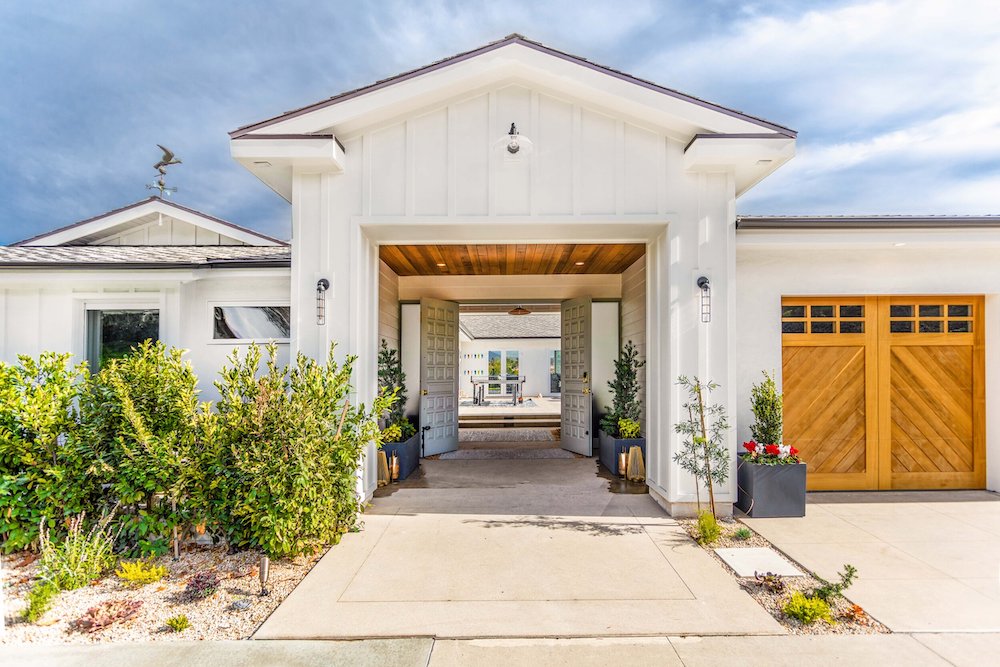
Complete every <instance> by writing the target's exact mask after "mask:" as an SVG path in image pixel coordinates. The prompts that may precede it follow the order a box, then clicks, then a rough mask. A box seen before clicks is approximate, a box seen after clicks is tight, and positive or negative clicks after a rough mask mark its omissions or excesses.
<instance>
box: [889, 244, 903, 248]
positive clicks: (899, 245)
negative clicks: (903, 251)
mask: <svg viewBox="0 0 1000 667" xmlns="http://www.w3.org/2000/svg"><path fill="white" fill-rule="evenodd" d="M892 245H893V246H894V247H896V248H902V247H903V246H904V245H906V244H905V243H893V244H892Z"/></svg>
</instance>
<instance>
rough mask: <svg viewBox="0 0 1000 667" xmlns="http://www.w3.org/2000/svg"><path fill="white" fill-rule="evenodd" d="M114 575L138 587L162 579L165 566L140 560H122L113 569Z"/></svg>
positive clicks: (165, 569) (127, 583)
mask: <svg viewBox="0 0 1000 667" xmlns="http://www.w3.org/2000/svg"><path fill="white" fill-rule="evenodd" d="M115 575H117V577H118V578H119V579H121V580H122V581H123V582H124V583H125V585H127V586H132V587H135V588H139V587H141V586H145V585H146V584H151V583H153V582H155V581H159V580H160V579H163V577H165V576H167V568H166V567H164V566H162V565H155V564H153V563H152V562H146V561H141V560H136V561H131V562H130V561H124V560H123V561H122V562H121V564H120V565H119V566H118V569H117V570H116V571H115Z"/></svg>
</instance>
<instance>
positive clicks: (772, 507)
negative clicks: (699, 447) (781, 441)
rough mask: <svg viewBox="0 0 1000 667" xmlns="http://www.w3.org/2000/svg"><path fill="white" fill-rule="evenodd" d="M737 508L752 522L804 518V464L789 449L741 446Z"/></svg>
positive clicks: (783, 447) (750, 445) (788, 447)
mask: <svg viewBox="0 0 1000 667" xmlns="http://www.w3.org/2000/svg"><path fill="white" fill-rule="evenodd" d="M743 450H744V451H743V452H742V453H741V454H740V456H739V460H738V461H737V463H736V484H737V498H736V507H738V508H739V509H741V510H742V511H743V512H744V513H745V514H746V515H747V516H748V517H751V518H753V519H759V518H773V517H796V516H805V514H806V464H805V463H803V462H802V461H800V460H799V457H798V453H799V450H797V449H795V448H794V447H791V446H790V445H775V444H769V445H763V444H760V443H757V442H754V441H753V440H751V441H750V442H745V443H743Z"/></svg>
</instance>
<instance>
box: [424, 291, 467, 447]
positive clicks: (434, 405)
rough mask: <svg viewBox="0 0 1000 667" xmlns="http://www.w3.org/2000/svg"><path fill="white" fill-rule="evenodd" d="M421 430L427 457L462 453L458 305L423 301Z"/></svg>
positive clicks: (432, 300)
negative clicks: (460, 446) (459, 415)
mask: <svg viewBox="0 0 1000 667" xmlns="http://www.w3.org/2000/svg"><path fill="white" fill-rule="evenodd" d="M420 430H421V432H422V433H423V436H424V456H431V455H434V454H441V453H443V452H452V451H455V450H456V449H458V304H457V303H455V302H454V301H440V300H438V299H426V298H425V299H421V300H420Z"/></svg>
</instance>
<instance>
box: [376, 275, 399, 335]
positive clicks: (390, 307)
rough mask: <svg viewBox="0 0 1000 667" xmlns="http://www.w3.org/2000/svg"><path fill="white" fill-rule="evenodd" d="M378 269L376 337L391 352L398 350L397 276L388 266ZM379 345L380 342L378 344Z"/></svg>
mask: <svg viewBox="0 0 1000 667" xmlns="http://www.w3.org/2000/svg"><path fill="white" fill-rule="evenodd" d="M378 264H379V267H378V337H379V341H382V340H384V341H385V342H386V344H387V345H388V346H389V349H391V350H398V349H399V276H397V275H396V272H395V271H393V270H392V269H390V268H389V265H388V264H386V263H385V262H383V261H379V263H378ZM379 344H380V345H381V342H380V343H379Z"/></svg>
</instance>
